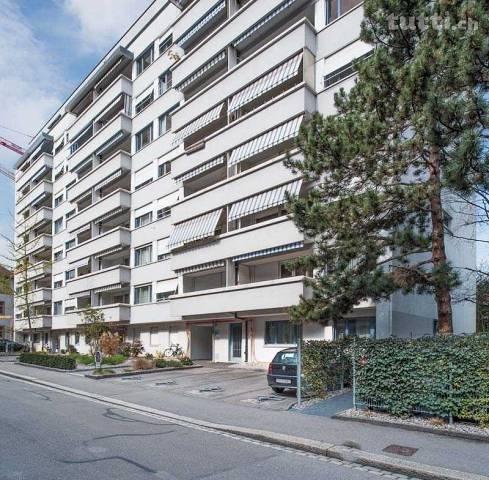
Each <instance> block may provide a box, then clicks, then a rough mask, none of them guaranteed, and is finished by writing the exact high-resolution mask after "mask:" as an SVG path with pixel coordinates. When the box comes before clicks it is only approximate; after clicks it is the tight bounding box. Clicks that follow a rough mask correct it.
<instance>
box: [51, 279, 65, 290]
mask: <svg viewBox="0 0 489 480" xmlns="http://www.w3.org/2000/svg"><path fill="white" fill-rule="evenodd" d="M62 286H63V280H57V281H56V282H54V284H53V287H54V288H61V287H62Z"/></svg>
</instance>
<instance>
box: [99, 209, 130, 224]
mask: <svg viewBox="0 0 489 480" xmlns="http://www.w3.org/2000/svg"><path fill="white" fill-rule="evenodd" d="M124 210H125V209H124V208H122V207H119V208H116V209H114V210H112V211H110V212H108V213H106V214H105V215H101V216H100V217H98V218H96V219H95V220H94V222H95V223H100V222H103V221H104V220H108V219H109V218H112V217H115V216H117V215H119V214H120V213H122V212H123V211H124Z"/></svg>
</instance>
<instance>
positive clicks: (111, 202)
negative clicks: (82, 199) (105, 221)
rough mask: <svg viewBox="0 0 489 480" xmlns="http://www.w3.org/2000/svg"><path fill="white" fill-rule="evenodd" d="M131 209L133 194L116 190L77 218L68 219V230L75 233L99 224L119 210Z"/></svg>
mask: <svg viewBox="0 0 489 480" xmlns="http://www.w3.org/2000/svg"><path fill="white" fill-rule="evenodd" d="M130 207H131V193H130V192H128V191H127V190H122V189H119V190H115V191H114V192H112V193H109V194H108V195H107V196H106V197H104V198H102V199H100V200H99V201H98V202H95V203H93V204H92V205H90V206H88V207H87V208H85V209H83V210H82V211H81V212H78V213H77V214H76V215H75V216H73V217H71V218H69V219H68V222H67V228H68V230H69V231H70V232H74V231H76V230H78V229H79V228H81V227H83V226H85V225H87V224H89V223H91V222H97V220H100V219H101V217H103V216H104V215H107V214H109V213H110V212H115V211H117V210H121V209H122V210H125V209H129V208H130Z"/></svg>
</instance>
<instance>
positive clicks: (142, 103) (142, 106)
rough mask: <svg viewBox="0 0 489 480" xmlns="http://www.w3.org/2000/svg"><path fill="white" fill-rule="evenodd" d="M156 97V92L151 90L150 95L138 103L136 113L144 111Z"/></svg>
mask: <svg viewBox="0 0 489 480" xmlns="http://www.w3.org/2000/svg"><path fill="white" fill-rule="evenodd" d="M153 99H154V93H153V92H151V93H150V94H149V95H146V96H145V97H144V98H143V99H142V100H141V101H139V102H138V103H136V108H135V110H136V114H138V113H139V112H142V111H143V110H144V109H145V108H146V107H147V106H148V105H149V104H150V103H151V102H152V101H153Z"/></svg>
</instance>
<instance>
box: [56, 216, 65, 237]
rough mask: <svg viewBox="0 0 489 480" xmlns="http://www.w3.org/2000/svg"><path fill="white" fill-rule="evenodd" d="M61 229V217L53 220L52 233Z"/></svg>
mask: <svg viewBox="0 0 489 480" xmlns="http://www.w3.org/2000/svg"><path fill="white" fill-rule="evenodd" d="M61 230H63V217H61V218H58V219H57V220H55V221H54V233H59V232H61Z"/></svg>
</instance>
